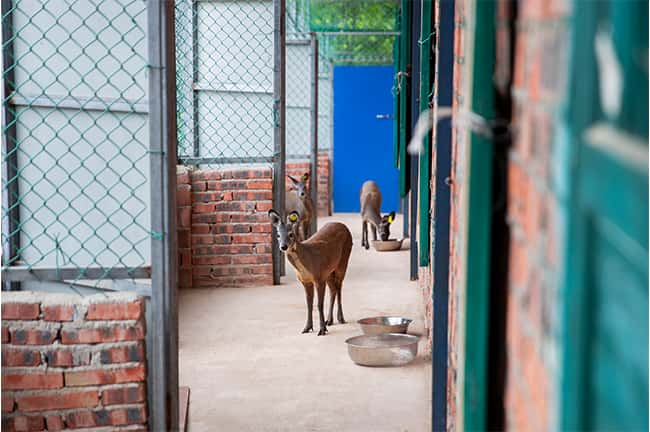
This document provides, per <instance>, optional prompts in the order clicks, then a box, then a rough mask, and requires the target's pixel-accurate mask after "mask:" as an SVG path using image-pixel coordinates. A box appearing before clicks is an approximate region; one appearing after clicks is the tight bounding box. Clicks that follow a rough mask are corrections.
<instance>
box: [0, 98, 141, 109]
mask: <svg viewBox="0 0 650 432" xmlns="http://www.w3.org/2000/svg"><path fill="white" fill-rule="evenodd" d="M10 103H11V104H12V105H15V106H26V107H36V108H58V109H71V110H83V111H100V112H116V113H138V114H146V113H148V112H149V102H147V101H144V102H134V101H128V100H124V99H112V98H104V99H99V98H94V97H81V96H67V95H64V96H59V95H47V96H35V97H33V98H29V97H24V96H21V95H15V96H13V97H12V98H11V101H10Z"/></svg>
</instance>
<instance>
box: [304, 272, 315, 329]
mask: <svg viewBox="0 0 650 432" xmlns="http://www.w3.org/2000/svg"><path fill="white" fill-rule="evenodd" d="M303 285H304V287H305V298H306V299H307V323H306V324H305V328H304V329H302V332H303V333H309V332H310V331H313V330H314V322H313V321H312V310H313V309H314V284H313V283H306V284H303Z"/></svg>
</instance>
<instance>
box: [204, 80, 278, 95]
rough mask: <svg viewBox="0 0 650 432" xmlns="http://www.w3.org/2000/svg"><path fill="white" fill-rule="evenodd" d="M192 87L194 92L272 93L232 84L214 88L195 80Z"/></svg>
mask: <svg viewBox="0 0 650 432" xmlns="http://www.w3.org/2000/svg"><path fill="white" fill-rule="evenodd" d="M192 89H193V90H194V92H195V94H196V92H213V93H251V94H264V95H269V96H271V95H273V91H271V90H267V89H264V88H250V87H249V88H244V87H237V86H233V85H232V84H228V86H224V87H222V88H215V87H209V86H207V85H205V84H201V83H198V82H195V83H194V84H193V85H192Z"/></svg>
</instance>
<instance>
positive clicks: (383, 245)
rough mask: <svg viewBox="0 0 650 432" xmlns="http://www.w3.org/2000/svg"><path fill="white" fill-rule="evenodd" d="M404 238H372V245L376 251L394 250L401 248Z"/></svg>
mask: <svg viewBox="0 0 650 432" xmlns="http://www.w3.org/2000/svg"><path fill="white" fill-rule="evenodd" d="M402 241H404V239H397V240H395V239H388V240H385V241H382V240H373V241H372V247H374V248H375V250H376V251H378V252H386V251H394V250H399V249H401V248H402Z"/></svg>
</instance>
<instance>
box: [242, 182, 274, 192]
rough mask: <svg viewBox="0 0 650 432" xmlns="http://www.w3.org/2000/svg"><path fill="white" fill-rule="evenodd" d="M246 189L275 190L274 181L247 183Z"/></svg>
mask: <svg viewBox="0 0 650 432" xmlns="http://www.w3.org/2000/svg"><path fill="white" fill-rule="evenodd" d="M245 188H246V189H256V190H270V189H273V182H272V181H257V180H255V181H247V182H246V185H245Z"/></svg>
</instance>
